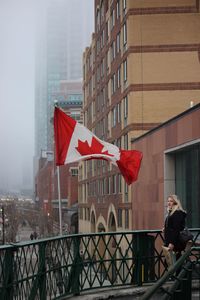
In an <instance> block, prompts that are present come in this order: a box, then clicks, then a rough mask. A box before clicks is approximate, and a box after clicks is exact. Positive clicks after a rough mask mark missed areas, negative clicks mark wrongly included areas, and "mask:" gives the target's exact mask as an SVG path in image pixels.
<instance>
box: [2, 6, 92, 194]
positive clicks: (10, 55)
mask: <svg viewBox="0 0 200 300" xmlns="http://www.w3.org/2000/svg"><path fill="white" fill-rule="evenodd" d="M42 1H46V0H0V145H1V148H0V190H1V189H7V190H9V191H11V192H12V191H14V190H16V189H17V190H19V188H21V187H24V188H25V187H32V186H33V155H34V89H35V77H34V76H35V74H34V71H35V70H34V68H35V33H36V26H35V25H36V22H37V18H36V16H37V13H38V12H39V11H40V5H41V2H42ZM47 1H48V0H47ZM80 1H89V2H90V3H91V5H93V0H80ZM69 3H70V4H73V1H72V2H71V1H69ZM92 11H93V10H92ZM76 13H77V11H76ZM91 18H93V16H92V15H91ZM92 31H93V28H91V33H92ZM86 46H88V45H85V47H86Z"/></svg>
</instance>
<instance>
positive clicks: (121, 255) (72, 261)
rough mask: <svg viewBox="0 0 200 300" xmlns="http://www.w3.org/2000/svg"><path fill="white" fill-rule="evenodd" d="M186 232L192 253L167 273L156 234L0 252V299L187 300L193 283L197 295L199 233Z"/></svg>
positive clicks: (97, 236) (26, 245)
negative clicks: (117, 299)
mask: <svg viewBox="0 0 200 300" xmlns="http://www.w3.org/2000/svg"><path fill="white" fill-rule="evenodd" d="M191 231H192V232H193V234H194V244H193V246H194V247H192V248H191V249H189V250H188V251H186V252H185V253H184V254H183V256H182V257H181V258H180V259H179V260H178V261H177V262H176V264H175V265H174V266H173V267H170V268H169V269H167V266H166V263H165V258H164V255H163V252H162V244H163V235H162V232H161V231H160V230H143V231H126V232H109V233H105V232H102V233H91V234H76V235H65V236H57V237H53V238H47V239H41V240H34V241H30V242H21V243H16V244H9V245H3V246H0V299H1V300H8V299H9V300H12V299H16V300H22V299H23V300H36V299H38V300H39V299H40V300H47V299H52V300H54V299H61V298H62V299H65V298H66V299H67V297H69V296H77V295H81V294H83V293H84V294H85V293H87V292H88V293H89V291H91V290H94V291H97V290H100V289H102V288H107V289H109V288H110V289H112V288H114V287H119V288H120V287H123V288H124V287H127V288H128V287H146V288H145V291H146V292H145V293H144V294H143V295H142V296H141V299H150V298H151V297H153V295H154V294H155V293H156V292H157V291H158V290H159V291H162V297H163V298H160V299H191V294H192V283H193V282H195V284H197V286H198V289H199V290H200V247H198V246H197V245H198V240H199V237H200V228H193V229H191ZM177 269H181V271H180V272H179V274H178V275H177V276H176V272H177ZM166 283H170V284H169V287H167V288H166ZM147 286H149V288H147ZM174 295H176V296H174ZM177 295H178V296H177ZM183 295H184V297H186V296H187V298H184V297H183ZM173 297H175V298H173ZM178 297H180V298H178ZM151 299H152V298H151ZM198 299H200V295H199V298H198Z"/></svg>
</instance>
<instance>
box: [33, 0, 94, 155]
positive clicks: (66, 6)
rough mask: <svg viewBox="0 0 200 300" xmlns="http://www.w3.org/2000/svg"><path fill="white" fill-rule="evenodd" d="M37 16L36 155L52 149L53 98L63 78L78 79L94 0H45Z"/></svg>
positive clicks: (88, 38) (89, 33)
mask: <svg viewBox="0 0 200 300" xmlns="http://www.w3.org/2000/svg"><path fill="white" fill-rule="evenodd" d="M38 14H39V16H38V30H37V54H36V88H35V157H36V158H39V157H40V154H41V150H52V142H53V126H52V122H51V119H52V116H53V108H54V101H55V100H56V97H57V95H58V94H59V93H60V87H61V82H62V81H63V80H67V81H70V80H72V81H74V80H81V77H82V52H83V50H84V48H85V47H86V45H87V44H88V43H89V40H90V38H91V34H92V31H93V0H87V1H82V0H73V1H70V0H48V1H47V0H44V1H41V4H40V7H39V13H38Z"/></svg>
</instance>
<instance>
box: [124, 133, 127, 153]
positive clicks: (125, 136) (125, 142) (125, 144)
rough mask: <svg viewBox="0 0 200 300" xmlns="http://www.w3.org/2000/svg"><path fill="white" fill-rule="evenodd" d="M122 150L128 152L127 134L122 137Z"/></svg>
mask: <svg viewBox="0 0 200 300" xmlns="http://www.w3.org/2000/svg"><path fill="white" fill-rule="evenodd" d="M124 149H125V150H128V133H127V134H125V135H124Z"/></svg>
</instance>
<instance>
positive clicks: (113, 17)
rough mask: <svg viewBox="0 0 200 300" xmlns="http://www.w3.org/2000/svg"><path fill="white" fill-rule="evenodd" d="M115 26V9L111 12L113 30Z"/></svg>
mask: <svg viewBox="0 0 200 300" xmlns="http://www.w3.org/2000/svg"><path fill="white" fill-rule="evenodd" d="M114 25H115V11H114V9H113V10H112V12H111V29H112V28H113V27H114Z"/></svg>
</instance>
